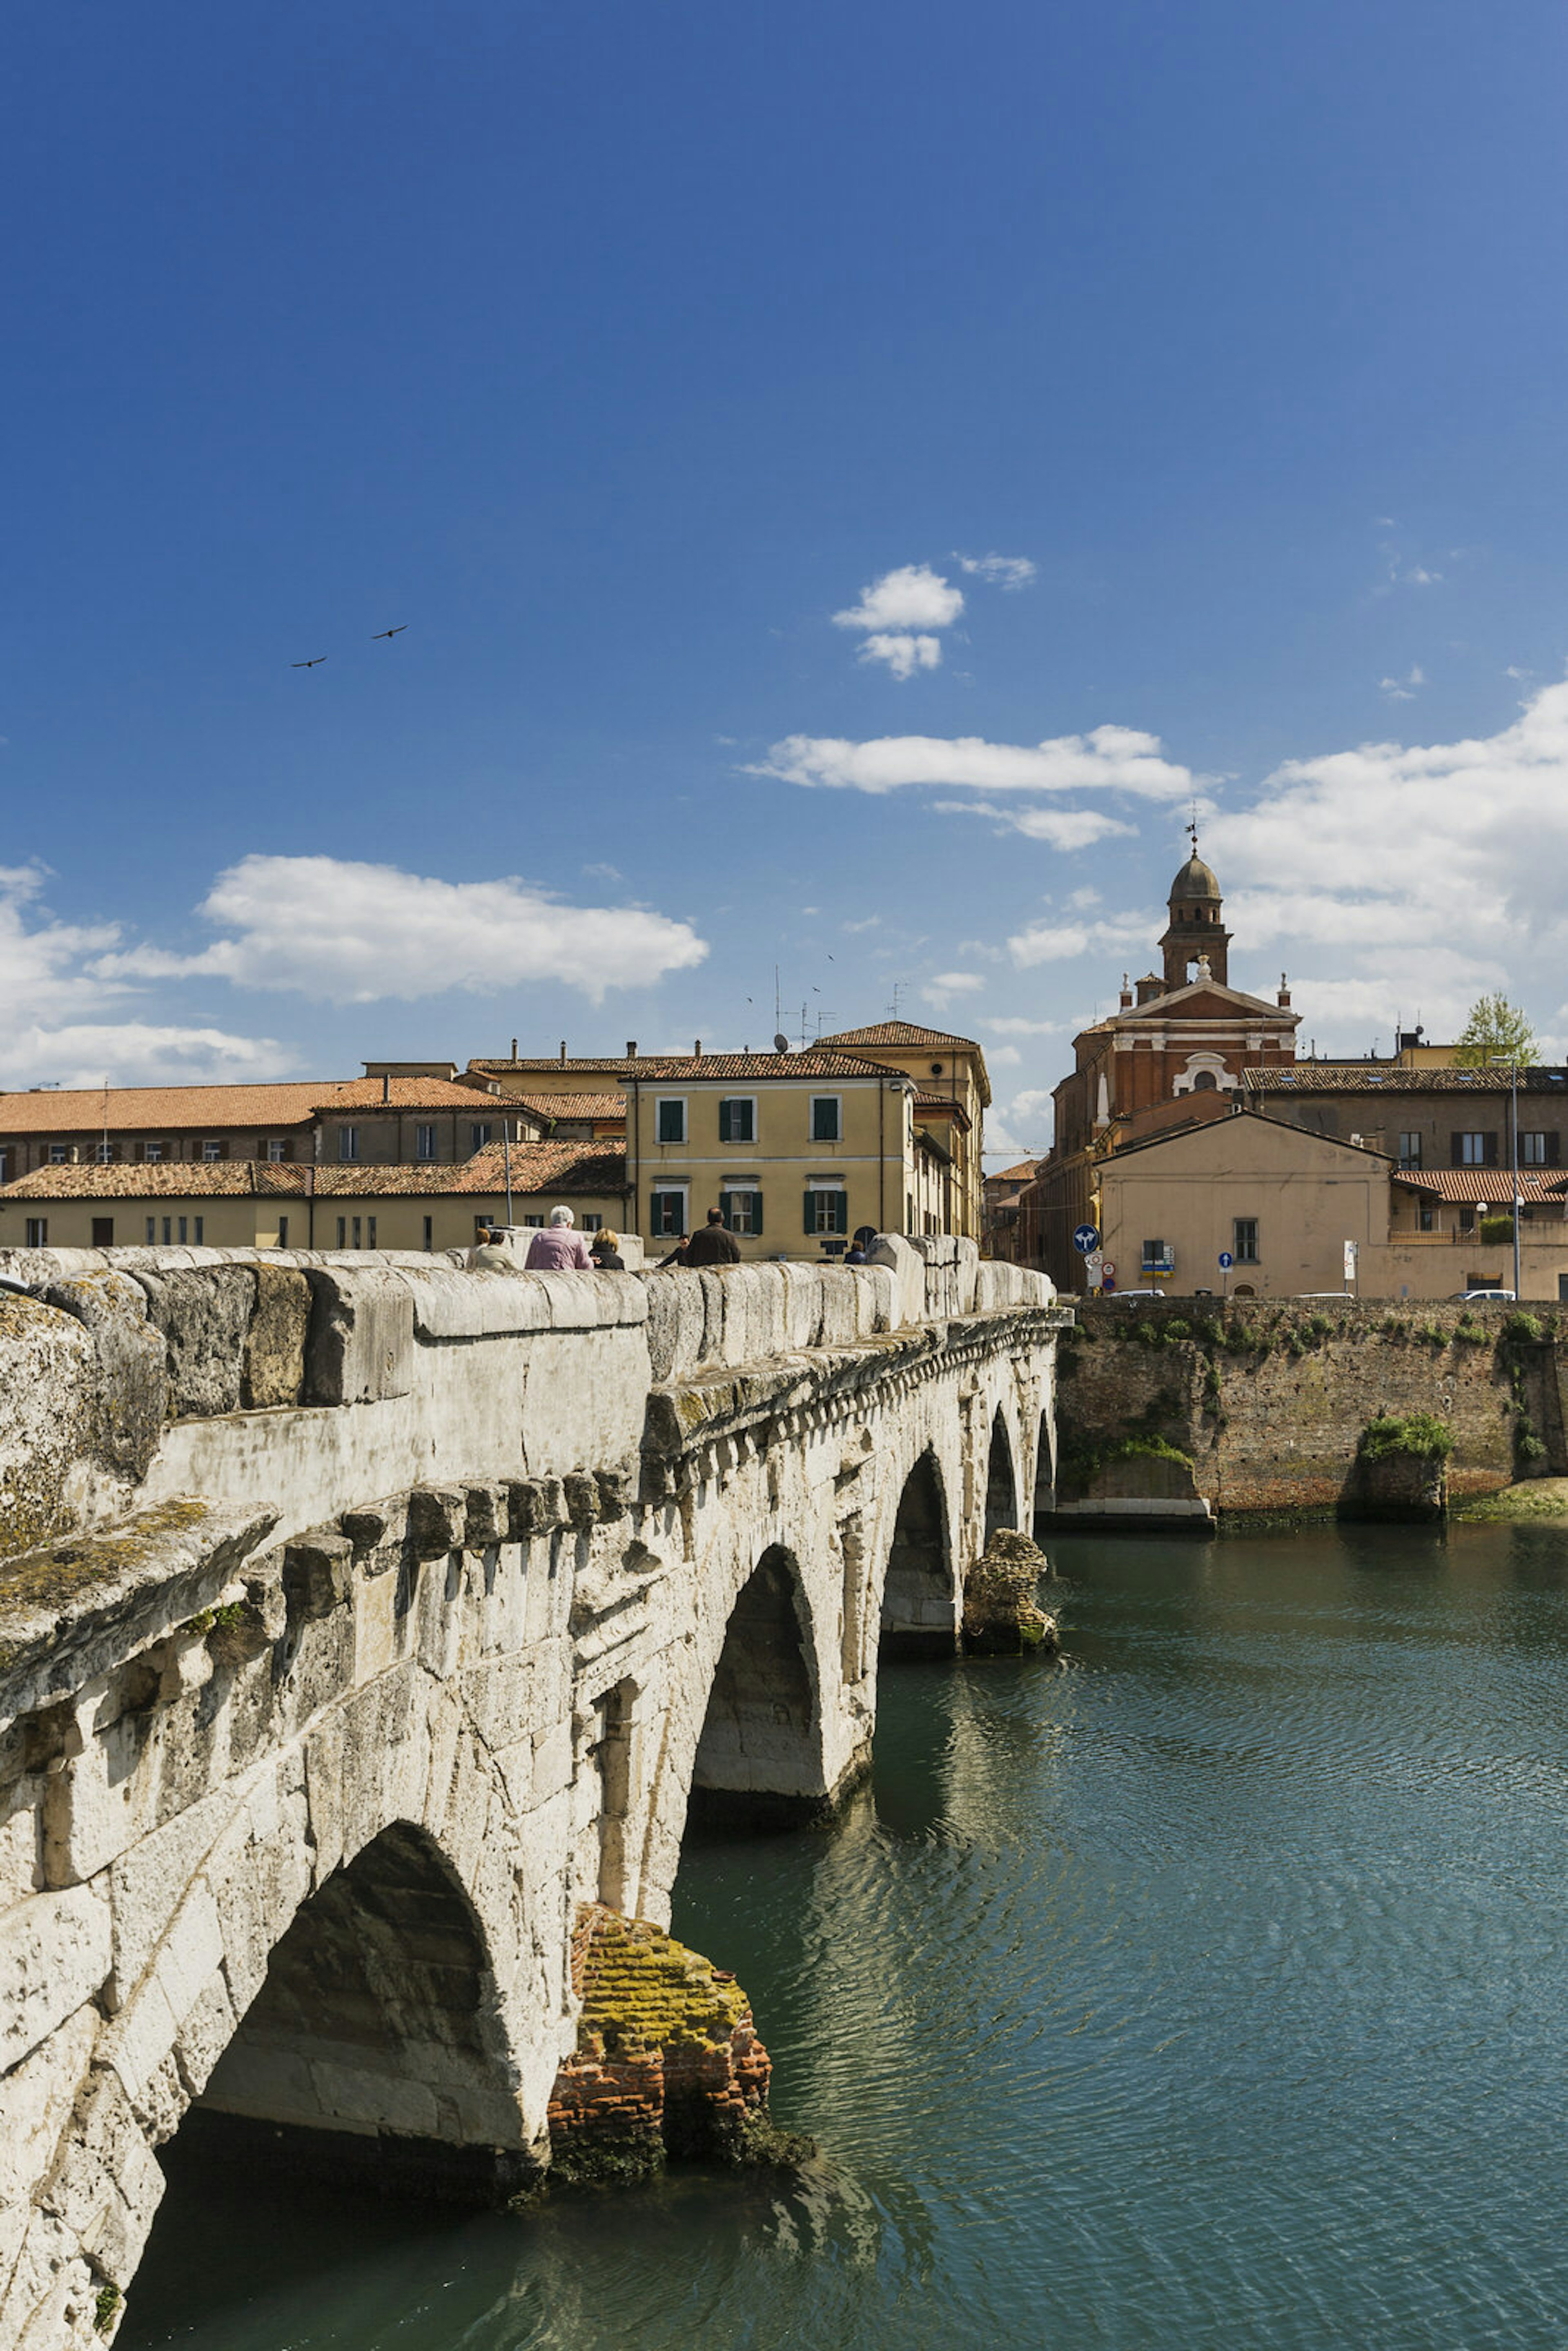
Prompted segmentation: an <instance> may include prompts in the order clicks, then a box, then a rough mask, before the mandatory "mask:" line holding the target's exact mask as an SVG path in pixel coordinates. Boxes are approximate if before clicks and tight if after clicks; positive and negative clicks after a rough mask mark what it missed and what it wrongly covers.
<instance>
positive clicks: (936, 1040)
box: [821, 1020, 980, 1053]
mask: <svg viewBox="0 0 1568 2351" xmlns="http://www.w3.org/2000/svg"><path fill="white" fill-rule="evenodd" d="M821 1041H822V1043H823V1044H824V1045H901V1046H906V1047H917V1046H921V1045H947V1046H954V1045H956V1046H958V1047H960V1048H961V1049H962V1050H963V1051H965V1052H966V1053H977V1052H978V1051H979V1050H980V1047H979V1044H978V1042H977V1040H976V1039H975V1038H973V1037H956V1036H955V1035H954V1034H953V1032H952V1031H951V1029H923V1028H921V1026H920V1025H919V1023H918V1022H917V1021H915V1020H873V1021H872V1022H871V1023H870V1024H869V1026H868V1027H866V1028H864V1029H839V1031H838V1032H837V1034H836V1035H834V1036H831V1037H824V1038H823V1039H822V1040H821Z"/></svg>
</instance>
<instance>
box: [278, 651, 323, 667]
mask: <svg viewBox="0 0 1568 2351" xmlns="http://www.w3.org/2000/svg"><path fill="white" fill-rule="evenodd" d="M326 658H327V656H326V654H325V653H318V654H317V656H316V658H315V660H314V661H308V662H290V663H289V664H288V666H289V668H290V669H319V668H320V666H321V664H322V663H323V662H324V661H325V660H326Z"/></svg>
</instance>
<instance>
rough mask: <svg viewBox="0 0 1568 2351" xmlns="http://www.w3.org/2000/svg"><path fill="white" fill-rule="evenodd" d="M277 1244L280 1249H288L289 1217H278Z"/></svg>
mask: <svg viewBox="0 0 1568 2351" xmlns="http://www.w3.org/2000/svg"><path fill="white" fill-rule="evenodd" d="M277 1246H278V1248H279V1249H287V1247H288V1219H287V1217H279V1218H278V1219H277Z"/></svg>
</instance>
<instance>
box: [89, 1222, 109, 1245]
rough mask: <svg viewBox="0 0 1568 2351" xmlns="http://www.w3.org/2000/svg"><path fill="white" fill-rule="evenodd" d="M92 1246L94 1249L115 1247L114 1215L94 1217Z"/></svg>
mask: <svg viewBox="0 0 1568 2351" xmlns="http://www.w3.org/2000/svg"><path fill="white" fill-rule="evenodd" d="M92 1246H93V1248H94V1249H112V1248H113V1247H114V1218H113V1217H94V1218H93V1220H92Z"/></svg>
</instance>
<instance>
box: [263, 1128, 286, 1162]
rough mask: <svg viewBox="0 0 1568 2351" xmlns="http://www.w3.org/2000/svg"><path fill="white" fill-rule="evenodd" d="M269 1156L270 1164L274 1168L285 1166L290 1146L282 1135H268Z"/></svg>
mask: <svg viewBox="0 0 1568 2351" xmlns="http://www.w3.org/2000/svg"><path fill="white" fill-rule="evenodd" d="M287 1156H288V1145H287V1143H286V1142H285V1141H284V1139H283V1137H282V1135H281V1134H272V1135H268V1137H267V1159H268V1161H269V1163H270V1164H271V1165H273V1166H274V1167H280V1166H281V1165H283V1162H284V1161H285V1160H286V1159H287Z"/></svg>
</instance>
